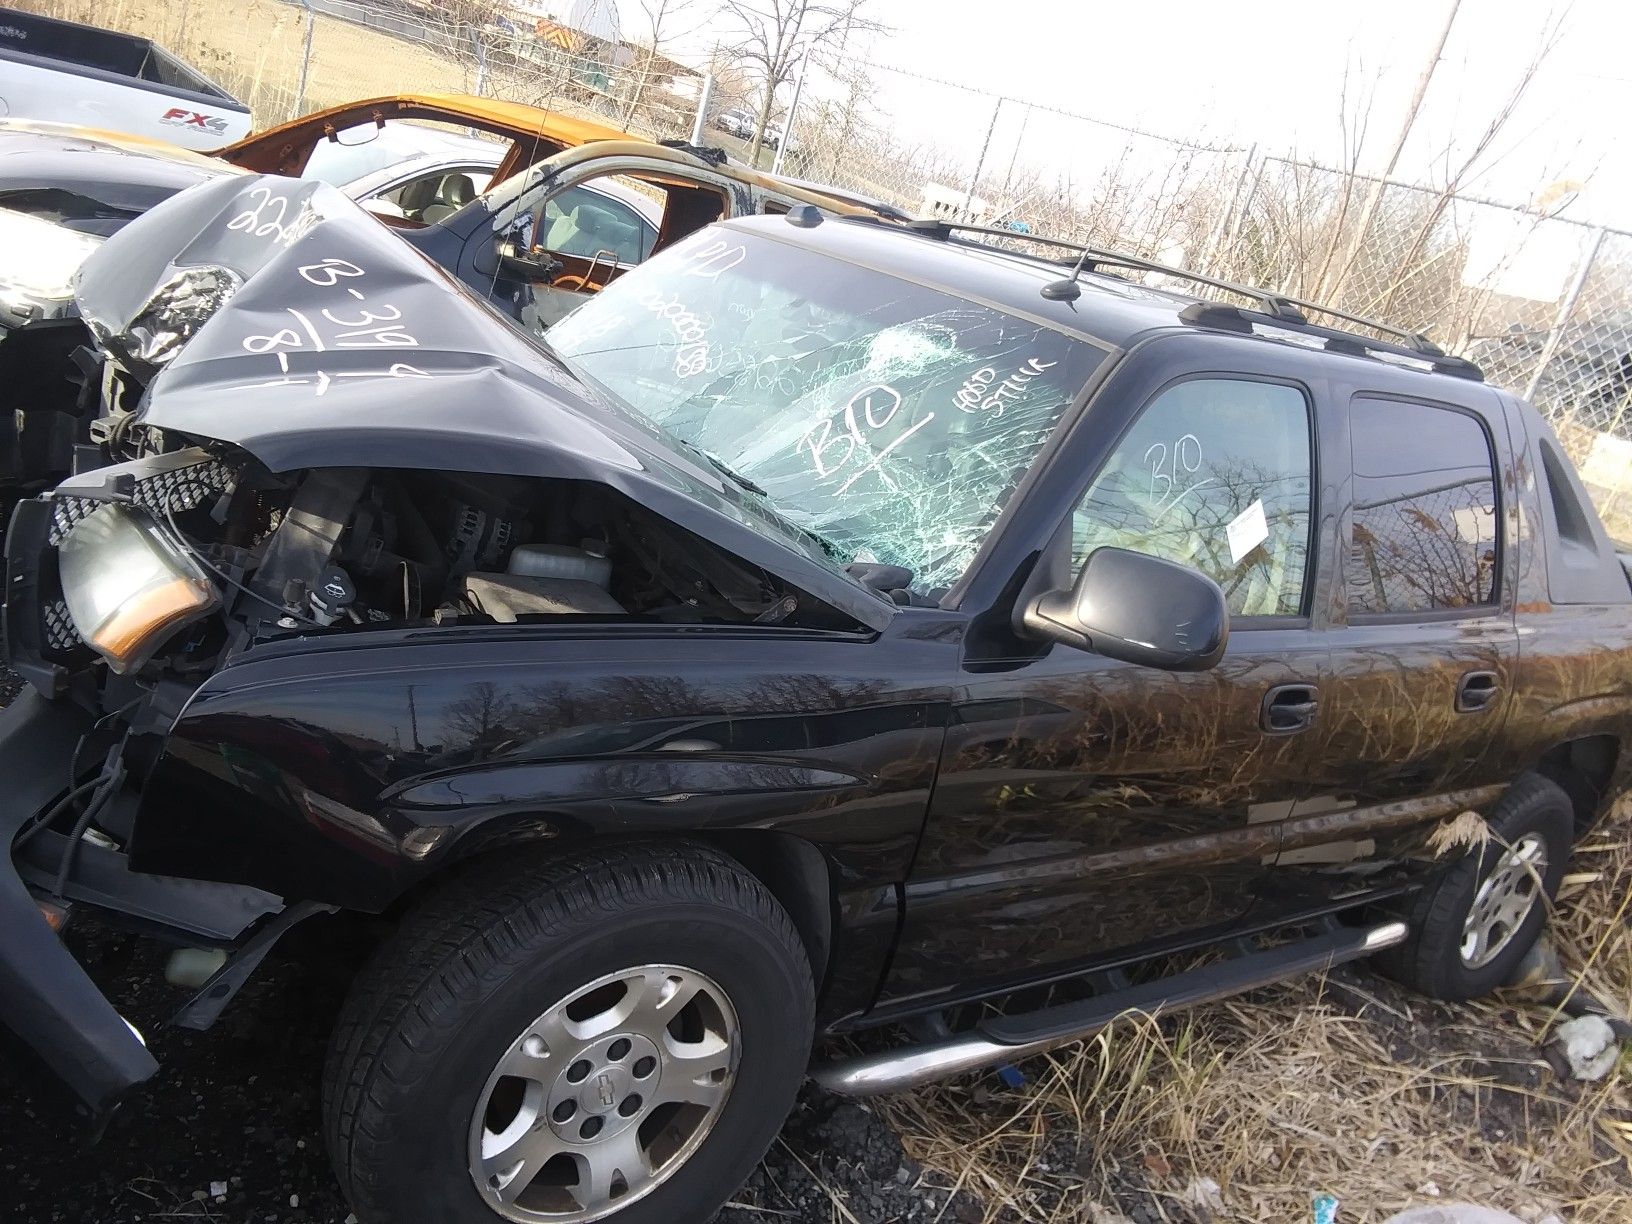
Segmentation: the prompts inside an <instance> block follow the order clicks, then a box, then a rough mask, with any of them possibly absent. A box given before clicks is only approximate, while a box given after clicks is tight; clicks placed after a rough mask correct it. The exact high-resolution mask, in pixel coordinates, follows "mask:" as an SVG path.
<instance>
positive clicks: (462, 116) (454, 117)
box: [220, 93, 639, 156]
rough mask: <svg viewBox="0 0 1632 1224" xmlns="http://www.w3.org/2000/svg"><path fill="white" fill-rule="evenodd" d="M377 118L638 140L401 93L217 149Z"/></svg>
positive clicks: (587, 123) (514, 133)
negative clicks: (433, 121)
mask: <svg viewBox="0 0 1632 1224" xmlns="http://www.w3.org/2000/svg"><path fill="white" fill-rule="evenodd" d="M375 118H378V119H382V120H384V119H429V120H441V121H442V122H445V123H458V124H464V125H466V126H469V127H476V128H481V129H482V130H484V131H488V132H492V133H493V134H495V135H498V136H506V137H509V138H510V139H513V140H524V139H527V138H529V137H543V138H544V139H547V140H549V141H551V142H552V143H555V144H559V145H562V146H564V147H568V148H570V147H572V146H574V145H581V144H587V143H589V142H590V141H592V140H638V139H639V137H637V136H634V135H632V134H630V133H629V132H625V131H623V130H622V129H621V128H615V127H611V126H609V125H608V124H604V123H597V122H595V121H594V120H592V119H577V118H574V117H573V116H571V115H563V114H561V113H560V112H558V111H550V110H544V109H543V108H542V107H538V106H528V105H526V104H525V103H522V102H506V101H502V100H500V99H497V98H479V97H476V96H475V95H473V94H440V93H424V94H415V93H403V94H390V95H387V96H385V97H380V98H363V99H360V100H358V101H356V102H344V103H341V104H340V105H339V106H330V107H327V108H325V109H323V110H319V111H313V112H312V113H311V114H309V115H302V116H300V118H298V119H291V120H290V121H289V122H288V123H283V124H279V125H278V126H277V127H272V128H267V129H266V130H265V131H263V132H258V133H256V134H255V135H253V136H250V137H248V138H246V139H244V140H241V141H239V142H238V143H237V144H235V145H228V146H227V147H226V148H225V149H222V150H220V155H221V156H227V155H229V154H231V153H232V152H233V151H234V150H242V149H244V148H246V147H247V146H253V145H257V144H260V143H262V142H267V143H275V142H276V141H278V140H279V139H280V138H282V139H288V138H293V137H297V136H298V137H304V136H305V135H306V130H307V129H308V128H310V127H313V126H316V127H318V128H320V129H323V130H327V129H328V128H330V127H335V128H336V129H337V130H343V129H345V128H349V127H355V126H357V125H358V124H360V123H367V122H370V121H371V120H373V119H375Z"/></svg>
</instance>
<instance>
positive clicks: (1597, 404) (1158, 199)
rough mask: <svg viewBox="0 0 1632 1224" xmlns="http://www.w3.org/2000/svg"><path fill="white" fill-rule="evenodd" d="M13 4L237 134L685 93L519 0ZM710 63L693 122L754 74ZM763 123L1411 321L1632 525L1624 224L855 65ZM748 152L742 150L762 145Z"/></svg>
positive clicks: (743, 98)
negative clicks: (522, 8) (359, 105)
mask: <svg viewBox="0 0 1632 1224" xmlns="http://www.w3.org/2000/svg"><path fill="white" fill-rule="evenodd" d="M24 7H31V8H36V9H39V10H40V11H44V12H47V13H49V14H51V15H55V16H62V17H67V18H69V19H71V20H79V21H88V22H91V23H93V24H97V25H103V26H109V27H112V28H117V29H124V30H129V31H131V32H134V33H140V34H144V35H147V36H149V37H152V38H154V39H155V40H157V41H159V42H161V43H162V44H164V45H166V46H168V47H169V48H170V49H171V50H173V51H175V52H177V53H178V54H180V55H182V56H183V57H184V58H185V59H187V60H189V61H190V62H192V63H193V64H195V65H196V66H197V67H199V68H201V69H202V70H203V71H205V72H206V73H208V74H209V75H211V76H213V77H215V78H216V79H217V80H218V81H219V82H220V83H221V84H222V85H223V86H225V87H226V88H227V89H229V90H230V91H232V92H233V93H235V94H237V95H238V96H239V97H241V98H243V99H244V100H245V101H246V102H248V103H250V105H251V106H252V107H253V108H254V110H255V118H256V122H257V124H258V125H259V126H266V125H268V124H271V123H275V122H280V121H282V120H284V119H288V118H291V117H293V116H295V115H298V114H301V113H304V112H305V111H308V110H312V109H315V108H318V107H323V106H330V105H334V104H336V103H340V102H345V101H350V100H353V99H356V98H359V97H370V96H374V95H381V94H389V93H396V92H403V91H414V92H456V93H475V94H482V95H485V96H490V97H497V98H505V99H509V100H512V101H518V102H526V103H531V104H533V105H536V106H542V107H546V108H549V109H553V110H560V111H565V112H567V113H570V114H575V115H580V116H588V117H594V118H597V119H599V120H602V121H604V122H608V123H610V124H613V125H614V126H620V127H622V128H624V129H625V130H628V131H631V132H634V133H637V134H639V135H643V136H649V137H653V138H658V139H663V138H673V137H685V136H687V135H689V133H690V132H691V130H692V123H693V120H694V118H695V116H696V113H697V109H698V106H699V104H700V100H701V97H702V95H703V74H702V73H700V72H698V71H696V70H695V69H693V68H689V67H686V66H684V65H681V64H678V63H675V62H674V61H672V60H670V59H668V58H666V57H664V56H661V55H657V54H655V53H653V52H652V51H650V50H649V49H646V48H643V47H640V46H638V45H632V44H629V43H625V42H611V41H607V40H605V39H603V38H597V37H595V36H593V35H590V34H587V33H585V32H582V31H575V30H570V29H566V28H564V27H562V26H560V25H558V24H556V23H554V22H551V21H549V20H547V19H542V18H534V17H523V16H521V15H519V14H517V15H514V16H512V17H509V18H499V19H495V18H494V16H493V14H494V12H495V9H494V8H493V6H492V5H490V4H481V3H477V2H476V0H452V2H450V3H444V4H441V5H432V4H431V3H428V2H425V0H371V2H367V3H365V2H362V0H111V2H110V0H25V3H24ZM478 15H479V16H478ZM718 66H719V67H720V68H721V71H720V72H719V73H718V75H717V76H716V78H715V81H714V85H715V88H714V90H713V94H712V103H711V105H710V114H711V116H715V115H718V114H719V113H720V112H721V111H723V110H725V109H726V108H728V107H730V106H733V105H741V104H743V103H745V102H748V101H749V100H750V98H751V95H752V92H753V91H752V89H751V86H750V83H749V82H748V81H747V80H746V79H743V78H742V77H741V74H739V73H734V72H733V71H732V70H731V69H730V68H729V66H726V65H724V64H723V63H722V64H721V65H718ZM892 111H893V112H899V114H895V113H892ZM924 115H931V116H934V122H935V128H934V130H933V131H932V132H931V133H929V134H928V135H927V136H926V135H924V134H922V133H920V132H913V131H910V130H909V129H908V128H906V127H905V126H904V124H905V122H906V119H907V118H910V117H921V116H924ZM775 118H776V119H777V120H778V121H779V122H785V123H786V124H787V126H788V131H789V133H790V135H789V137H788V140H787V143H788V148H787V149H786V150H785V151H784V152H783V159H784V166H783V168H784V169H785V170H786V171H787V172H788V173H791V174H795V175H798V176H801V177H805V178H810V179H815V180H819V181H823V182H829V183H833V184H835V185H838V186H842V187H845V188H848V189H850V190H853V191H858V192H861V193H864V194H866V195H870V196H874V197H876V198H879V199H883V200H887V201H889V202H890V203H893V204H896V205H898V206H900V207H903V208H905V209H907V210H908V211H910V212H913V213H916V214H919V215H928V216H942V217H947V218H949V219H960V220H970V221H976V222H980V223H984V224H990V225H997V226H1003V227H1008V228H1012V229H1013V230H1015V231H1016V233H1017V234H1019V233H1026V232H1032V233H1039V234H1049V235H1054V236H1057V237H1066V238H1071V239H1074V240H1078V241H1087V242H1090V243H1093V244H1094V245H1098V246H1106V247H1114V248H1118V249H1122V250H1127V251H1131V252H1133V253H1135V254H1138V255H1140V256H1143V257H1145V258H1147V259H1153V260H1156V261H1158V262H1162V263H1168V264H1179V265H1183V266H1187V267H1190V268H1193V269H1195V270H1197V271H1199V272H1203V273H1206V274H1208V275H1212V276H1217V277H1222V278H1226V279H1230V280H1235V281H1240V282H1243V283H1246V284H1252V285H1261V286H1264V287H1266V288H1270V289H1273V290H1275V291H1277V292H1280V293H1284V294H1289V295H1292V296H1296V297H1303V298H1310V299H1314V300H1318V301H1321V302H1326V303H1329V304H1330V305H1332V306H1334V307H1336V308H1338V309H1340V310H1344V311H1347V312H1350V313H1354V314H1362V315H1366V316H1369V317H1374V318H1377V319H1380V320H1382V321H1384V322H1386V323H1388V324H1390V325H1391V326H1395V327H1401V328H1406V329H1409V330H1411V331H1417V332H1423V333H1427V334H1430V335H1432V336H1433V337H1434V338H1435V340H1437V341H1438V342H1439V343H1440V344H1441V345H1443V346H1444V347H1445V348H1446V349H1447V350H1449V351H1451V352H1456V353H1460V354H1463V355H1465V356H1468V357H1470V358H1472V359H1473V360H1475V361H1476V362H1478V363H1479V364H1480V365H1481V366H1482V367H1483V368H1484V370H1485V372H1486V376H1487V378H1488V380H1489V381H1490V382H1492V383H1493V384H1495V385H1498V386H1502V387H1507V388H1510V389H1512V390H1514V391H1516V392H1519V393H1520V394H1523V395H1526V396H1528V397H1529V398H1530V399H1532V400H1533V401H1534V402H1535V403H1536V404H1537V406H1538V407H1539V408H1541V410H1542V411H1543V412H1545V413H1546V414H1547V415H1548V417H1549V418H1550V419H1551V420H1552V422H1553V423H1554V426H1555V428H1557V429H1558V431H1559V434H1560V436H1561V438H1562V439H1563V441H1564V443H1565V445H1566V447H1567V448H1568V450H1569V451H1570V453H1571V456H1572V458H1574V460H1575V461H1576V463H1577V464H1578V466H1579V467H1580V468H1581V471H1582V474H1583V476H1584V478H1585V479H1586V481H1587V484H1588V487H1589V489H1590V490H1591V492H1592V493H1593V496H1594V498H1595V499H1596V501H1597V502H1598V506H1599V510H1600V512H1601V513H1602V514H1603V515H1604V518H1605V520H1606V522H1607V523H1608V524H1609V526H1610V529H1611V532H1612V533H1613V534H1615V535H1617V536H1618V538H1620V539H1623V540H1632V411H1629V409H1632V233H1627V232H1622V231H1619V230H1612V229H1605V228H1592V227H1588V226H1585V225H1583V224H1581V223H1578V222H1575V221H1568V220H1564V219H1561V218H1559V217H1557V216H1555V215H1553V211H1556V208H1555V209H1554V210H1552V211H1550V210H1549V208H1548V207H1546V206H1514V205H1511V204H1505V203H1501V202H1498V201H1491V200H1483V199H1479V198H1476V197H1473V196H1471V195H1468V194H1466V193H1457V192H1454V191H1450V190H1438V189H1434V188H1428V187H1422V186H1417V185H1413V184H1409V183H1398V182H1389V181H1382V180H1378V179H1374V178H1369V177H1366V176H1364V175H1360V174H1356V173H1352V172H1349V171H1345V170H1342V169H1334V168H1330V167H1324V166H1319V165H1315V164H1312V163H1309V162H1306V161H1297V160H1292V159H1289V158H1284V157H1277V156H1268V155H1264V154H1262V153H1260V152H1259V151H1258V150H1257V149H1256V148H1243V147H1239V146H1236V145H1233V144H1230V143H1228V142H1209V141H1207V140H1205V139H1185V140H1180V139H1175V138H1172V137H1169V136H1164V135H1162V134H1159V133H1154V132H1147V131H1142V130H1139V129H1137V128H1132V127H1128V126H1125V125H1117V124H1112V123H1108V122H1105V121H1103V120H1100V119H1096V118H1094V117H1092V116H1085V115H1076V114H1070V113H1067V112H1064V111H1060V110H1057V109H1051V108H1048V107H1043V106H1039V105H1035V104H1031V103H1026V102H1024V101H1019V100H1016V99H1013V98H1009V97H1004V96H1000V95H998V94H995V93H992V92H989V91H987V90H984V89H981V88H977V87H973V86H969V85H964V84H959V83H956V82H948V81H939V80H934V79H931V78H926V77H922V76H918V75H914V74H909V73H905V72H902V71H899V70H897V69H894V68H891V67H889V66H887V65H882V64H873V63H866V62H862V61H851V62H849V63H847V64H844V65H841V66H839V67H837V68H835V69H833V70H832V71H831V72H830V73H828V74H825V75H824V77H823V78H822V81H821V87H820V88H817V87H815V86H814V85H813V87H812V88H810V89H808V90H805V91H804V93H803V100H802V103H801V105H800V108H799V111H798V113H796V114H794V115H792V116H787V115H782V114H778V115H777V116H775ZM708 139H709V140H710V141H711V142H718V143H720V144H723V145H724V146H725V147H726V148H727V150H728V152H730V153H731V154H732V155H733V156H737V157H739V158H745V156H746V154H747V152H748V148H747V146H746V144H745V143H744V142H742V141H740V140H738V139H736V138H735V137H733V136H731V135H728V134H727V133H725V132H723V131H721V130H719V129H718V128H717V127H713V126H711V127H710V128H709V136H708ZM771 155H772V154H771V151H770V150H769V149H767V150H764V151H762V154H761V163H762V164H767V165H768V164H769V162H770V159H771ZM1062 166H1064V167H1065V168H1064V169H1062V168H1061V167H1062ZM1045 167H1046V169H1045ZM1566 198H1567V197H1566ZM1151 279H1154V280H1159V278H1151Z"/></svg>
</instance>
